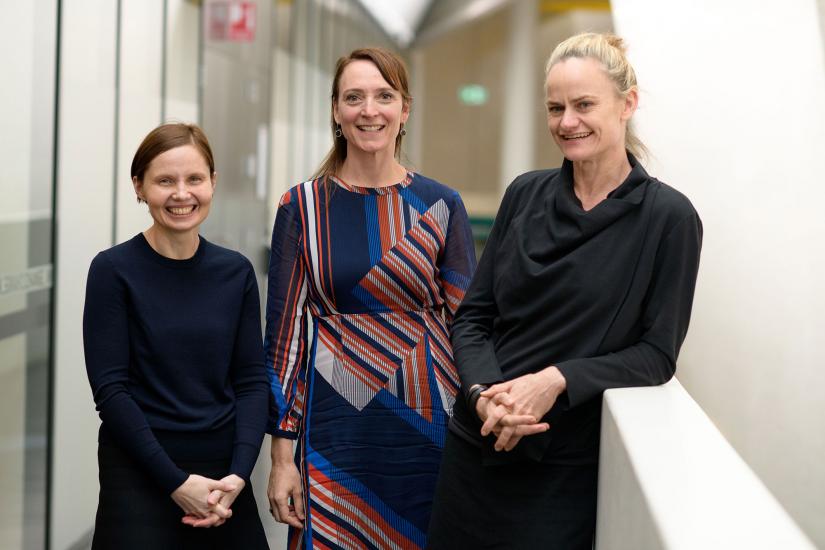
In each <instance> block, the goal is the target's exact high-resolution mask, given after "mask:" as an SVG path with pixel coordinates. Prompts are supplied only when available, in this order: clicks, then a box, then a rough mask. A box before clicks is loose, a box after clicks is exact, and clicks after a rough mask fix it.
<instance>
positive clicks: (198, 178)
mask: <svg viewBox="0 0 825 550" xmlns="http://www.w3.org/2000/svg"><path fill="white" fill-rule="evenodd" d="M202 181H203V176H189V183H200V182H202Z"/></svg>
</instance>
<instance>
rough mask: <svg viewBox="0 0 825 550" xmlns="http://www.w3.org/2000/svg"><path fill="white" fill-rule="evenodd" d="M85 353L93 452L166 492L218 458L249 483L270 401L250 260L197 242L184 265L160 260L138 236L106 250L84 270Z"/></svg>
mask: <svg viewBox="0 0 825 550" xmlns="http://www.w3.org/2000/svg"><path fill="white" fill-rule="evenodd" d="M83 343H84V348H85V352H86V370H87V373H88V375H89V382H90V384H91V386H92V391H93V392H94V400H95V403H96V404H97V410H98V411H99V412H100V418H101V420H102V421H103V425H102V426H101V431H100V441H101V443H114V444H116V445H117V446H119V447H121V448H122V449H124V450H125V451H126V452H128V453H129V455H130V456H132V457H133V458H134V459H135V461H136V462H137V463H138V464H139V466H140V467H141V468H143V470H144V471H146V472H147V473H148V474H149V475H150V476H152V477H153V478H154V479H155V480H157V482H158V484H159V485H160V486H161V487H162V488H163V489H164V490H165V491H167V492H169V493H171V492H172V491H174V490H175V489H176V488H177V487H179V486H180V485H181V484H182V483H183V482H184V481H185V480H186V478H187V476H188V473H187V472H184V471H183V470H181V469H180V468H179V467H178V466H177V465H176V464H175V460H180V459H181V458H188V459H200V460H216V459H221V458H224V456H220V455H226V456H225V458H228V459H231V466H230V469H229V471H228V472H227V475H228V474H230V473H234V474H237V475H238V476H240V477H242V478H243V479H245V480H246V481H247V482H248V481H249V475H250V473H251V472H252V468H253V466H254V465H255V460H256V459H257V457H258V452H259V450H260V446H261V440H262V438H263V433H264V428H265V425H266V415H267V400H268V386H267V380H266V373H265V371H264V365H263V346H262V340H261V320H260V310H259V299H258V287H257V283H256V279H255V273H254V271H253V269H252V265H251V264H250V263H249V260H247V259H246V258H244V257H243V256H242V255H240V254H239V253H237V252H234V251H231V250H227V249H225V248H221V247H219V246H216V245H214V244H211V243H209V242H208V241H206V239H204V238H203V237H201V238H200V245H199V246H198V250H197V252H196V253H195V255H194V256H193V257H192V258H189V259H187V260H173V259H170V258H166V257H164V256H161V255H160V254H158V253H157V252H155V251H154V250H153V249H152V247H151V246H150V245H149V243H148V242H147V241H146V238H145V237H144V236H143V234H138V235H137V236H135V237H134V238H132V239H131V240H129V241H127V242H125V243H123V244H120V245H117V246H115V247H112V248H110V249H109V250H105V251H103V252H101V253H100V254H98V255H97V256H96V257H95V259H94V260H93V261H92V265H91V267H90V268H89V278H88V283H87V287H86V306H85V310H84V314H83ZM176 434H178V435H179V436H180V437H175V436H176ZM193 436H196V437H193ZM176 442H177V443H176ZM198 442H200V443H198ZM176 446H177V448H175V447H176ZM187 453H189V454H216V455H218V456H188V457H186V456H183V455H186V454H187Z"/></svg>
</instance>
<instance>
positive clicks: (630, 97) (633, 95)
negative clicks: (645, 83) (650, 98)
mask: <svg viewBox="0 0 825 550" xmlns="http://www.w3.org/2000/svg"><path fill="white" fill-rule="evenodd" d="M638 106H639V91H638V90H637V89H636V87H635V86H634V87H632V88H630V90H628V92H627V94H626V95H625V96H624V109H622V120H623V121H628V120H630V119H631V117H633V113H635V112H636V108H637V107H638Z"/></svg>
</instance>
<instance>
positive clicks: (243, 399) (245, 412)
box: [229, 260, 268, 483]
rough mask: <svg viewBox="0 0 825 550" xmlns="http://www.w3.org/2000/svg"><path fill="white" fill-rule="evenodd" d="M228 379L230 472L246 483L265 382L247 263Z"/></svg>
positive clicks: (262, 417)
mask: <svg viewBox="0 0 825 550" xmlns="http://www.w3.org/2000/svg"><path fill="white" fill-rule="evenodd" d="M245 262H246V264H247V269H248V271H247V275H246V284H245V285H244V296H243V305H242V309H241V315H240V320H239V323H238V331H237V335H236V337H235V347H234V349H233V353H232V366H231V371H230V378H231V383H232V389H233V391H234V392H235V444H234V450H233V453H232V464H231V466H230V469H229V471H230V472H231V473H233V474H237V475H238V476H240V477H242V478H243V479H244V480H245V481H246V482H247V483H249V476H250V474H251V473H252V468H253V467H254V466H255V461H256V460H257V459H258V454H259V452H260V450H261V441H262V440H263V436H264V430H265V428H266V408H267V399H268V398H267V395H268V393H267V379H266V372H265V371H264V364H263V357H264V355H263V346H262V343H261V310H260V300H259V298H258V283H257V280H256V279H255V271H254V270H253V268H252V265H251V264H250V263H249V261H248V260H245Z"/></svg>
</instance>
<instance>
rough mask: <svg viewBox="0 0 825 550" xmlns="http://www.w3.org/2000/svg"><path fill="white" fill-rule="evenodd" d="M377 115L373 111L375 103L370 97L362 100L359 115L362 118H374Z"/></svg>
mask: <svg viewBox="0 0 825 550" xmlns="http://www.w3.org/2000/svg"><path fill="white" fill-rule="evenodd" d="M376 113H377V111H376V109H375V102H374V101H373V99H372V98H371V97H368V98H367V99H366V100H364V103H363V106H362V107H361V114H362V115H363V116H368V117H369V116H374V115H375V114H376Z"/></svg>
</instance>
